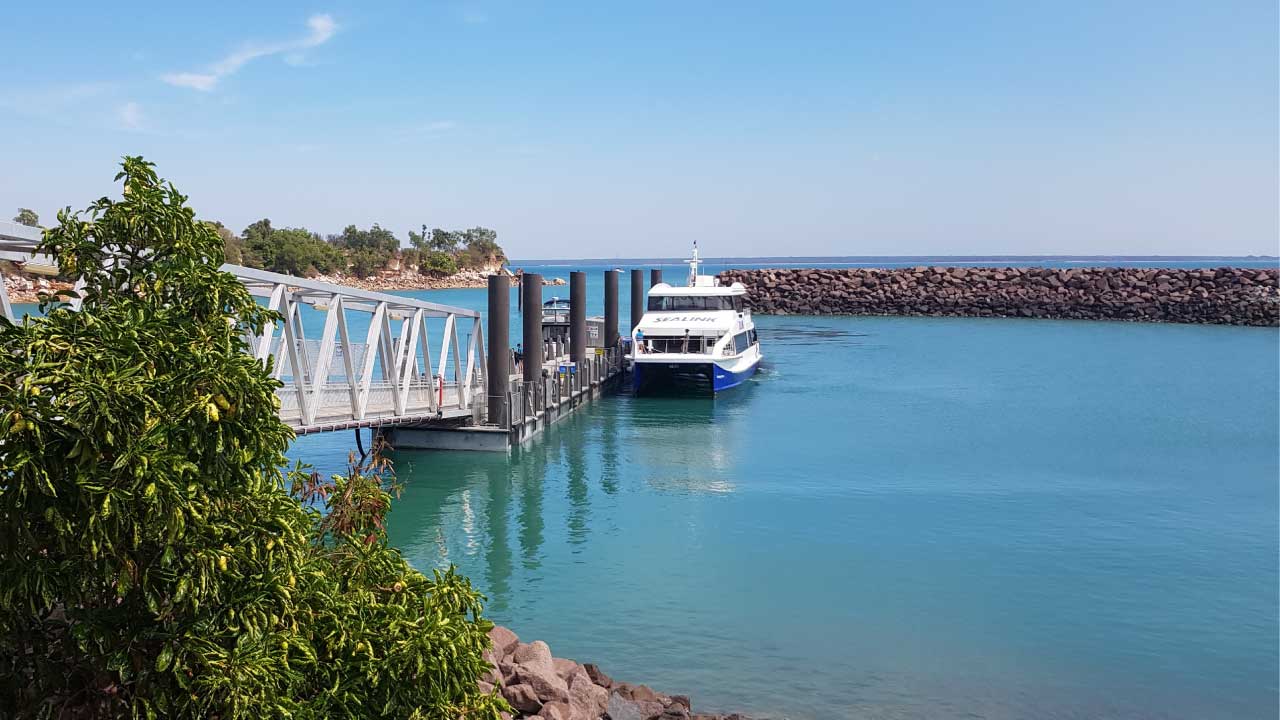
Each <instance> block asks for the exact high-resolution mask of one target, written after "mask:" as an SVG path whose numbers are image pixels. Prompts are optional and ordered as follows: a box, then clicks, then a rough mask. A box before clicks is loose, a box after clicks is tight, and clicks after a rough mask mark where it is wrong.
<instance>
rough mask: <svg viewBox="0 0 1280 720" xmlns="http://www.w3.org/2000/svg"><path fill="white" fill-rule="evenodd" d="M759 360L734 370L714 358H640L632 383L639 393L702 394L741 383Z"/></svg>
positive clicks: (634, 370) (633, 373) (708, 393)
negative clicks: (692, 360) (674, 360)
mask: <svg viewBox="0 0 1280 720" xmlns="http://www.w3.org/2000/svg"><path fill="white" fill-rule="evenodd" d="M758 365H759V363H758V362H754V363H752V364H751V365H749V366H748V367H747V368H746V369H745V370H739V371H737V372H734V371H732V370H729V369H726V368H723V367H721V366H719V365H717V364H715V363H713V362H705V363H664V362H637V363H635V364H634V365H633V367H632V375H631V386H632V389H633V390H634V392H635V394H637V395H702V396H711V395H714V394H716V393H718V392H721V391H724V390H728V389H729V388H732V387H736V386H738V385H741V384H742V383H743V382H745V381H746V380H747V378H750V377H751V376H752V375H754V374H755V372H756V367H757V366H758Z"/></svg>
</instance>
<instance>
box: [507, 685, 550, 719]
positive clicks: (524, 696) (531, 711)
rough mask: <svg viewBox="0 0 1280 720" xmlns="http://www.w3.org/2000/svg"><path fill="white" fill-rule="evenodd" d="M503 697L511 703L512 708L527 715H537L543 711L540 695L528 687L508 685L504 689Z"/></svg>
mask: <svg viewBox="0 0 1280 720" xmlns="http://www.w3.org/2000/svg"><path fill="white" fill-rule="evenodd" d="M502 697H504V698H506V700H507V702H509V703H511V707H513V708H515V709H516V710H517V711H518V712H520V713H523V714H525V715H536V714H537V713H538V711H539V710H541V709H542V700H540V699H538V693H536V692H534V690H533V688H531V687H529V686H528V685H519V684H516V685H508V686H506V687H504V688H502Z"/></svg>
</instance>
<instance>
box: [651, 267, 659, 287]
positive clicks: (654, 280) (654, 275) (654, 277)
mask: <svg viewBox="0 0 1280 720" xmlns="http://www.w3.org/2000/svg"><path fill="white" fill-rule="evenodd" d="M660 282H662V271H661V270H659V269H658V268H653V269H652V270H650V271H649V287H653V286H654V285H657V284H658V283H660Z"/></svg>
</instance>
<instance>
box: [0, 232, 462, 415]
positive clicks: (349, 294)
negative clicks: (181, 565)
mask: <svg viewBox="0 0 1280 720" xmlns="http://www.w3.org/2000/svg"><path fill="white" fill-rule="evenodd" d="M39 240H40V231H39V230H38V229H37V228H29V227H25V226H22V225H16V224H13V223H4V222H0V260H9V261H11V262H15V263H20V264H22V265H24V266H27V267H29V268H39V269H42V270H44V271H45V272H52V271H56V267H55V263H54V262H53V260H52V258H49V257H46V256H41V255H36V254H34V250H35V246H36V243H38V242H39ZM221 269H222V270H223V271H224V272H229V273H231V274H232V275H235V276H236V278H238V279H239V280H240V282H242V283H244V285H245V287H246V288H248V290H249V292H250V293H252V294H253V295H255V296H257V297H259V298H262V299H263V301H264V304H265V305H266V306H267V307H269V308H270V309H272V310H274V311H276V312H278V313H279V314H280V316H281V318H282V319H281V321H279V322H273V323H269V324H268V325H267V326H266V327H265V328H264V329H263V332H262V333H261V334H260V335H257V336H246V337H245V338H244V339H245V342H246V344H247V346H248V351H249V352H250V353H251V354H252V355H253V356H254V357H255V358H257V359H258V360H260V361H261V362H263V363H264V364H268V361H269V367H270V368H271V374H272V376H273V377H275V378H276V379H278V380H280V381H281V383H282V386H281V387H280V388H279V389H277V390H276V394H277V396H278V397H279V399H280V419H281V420H283V421H284V422H285V423H287V424H288V425H289V426H290V427H292V428H293V430H294V431H295V432H296V433H297V434H299V435H305V434H308V433H314V432H323V431H328V430H342V429H348V428H360V427H381V426H391V425H409V424H418V425H421V424H429V423H440V422H450V421H453V422H458V421H463V422H465V421H466V420H467V419H468V418H470V419H471V420H473V421H476V422H480V421H482V419H483V418H482V416H483V412H484V402H485V392H484V387H485V385H484V375H485V352H484V338H483V331H482V327H481V320H480V313H479V312H478V311H475V310H470V309H468V308H462V307H454V306H451V305H442V304H440V303H433V302H427V301H425V300H418V299H416V298H408V297H402V296H398V295H391V294H388V293H380V292H373V291H369V290H360V289H357V288H351V287H345V286H341V285H333V284H330V283H324V282H317V281H314V280H309V279H305V278H298V277H293V276H291V275H281V274H279V273H273V272H267V271H264V270H255V269H253V268H247V267H242V266H240V265H230V264H227V265H223V266H222V268H221ZM72 305H73V306H74V305H75V301H74V300H72ZM0 310H2V311H3V313H4V315H5V317H7V318H8V319H9V320H11V321H16V317H15V314H14V310H13V305H12V303H11V302H10V300H9V294H8V290H7V288H4V287H3V285H0ZM311 310H315V311H319V312H321V313H323V314H324V325H323V329H322V330H321V332H320V336H319V338H318V339H317V338H308V337H307V331H306V328H305V326H306V323H305V322H304V317H305V313H308V312H310V311H311ZM432 320H434V321H436V323H437V324H438V323H439V321H441V320H443V328H442V329H441V330H440V331H439V334H438V335H437V336H436V337H433V334H432V333H431V332H430V331H429V330H430V326H431V324H432V323H431V322H429V321H432ZM462 335H466V341H465V350H464V349H463V347H464V345H463V342H462V339H461V336H462ZM433 347H434V348H437V349H436V351H435V352H432V348H433ZM433 363H434V368H433Z"/></svg>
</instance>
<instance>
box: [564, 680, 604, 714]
mask: <svg viewBox="0 0 1280 720" xmlns="http://www.w3.org/2000/svg"><path fill="white" fill-rule="evenodd" d="M569 706H570V708H571V709H572V711H573V712H572V716H573V717H572V719H571V720H596V719H597V718H599V717H600V716H601V715H603V714H604V712H605V710H606V709H607V708H608V707H609V691H608V690H605V689H604V688H602V687H600V686H599V685H596V684H595V683H594V682H592V681H591V677H590V676H589V675H587V673H586V671H585V670H582V669H579V670H578V673H577V674H576V675H574V676H573V677H572V678H570V680H569Z"/></svg>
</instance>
